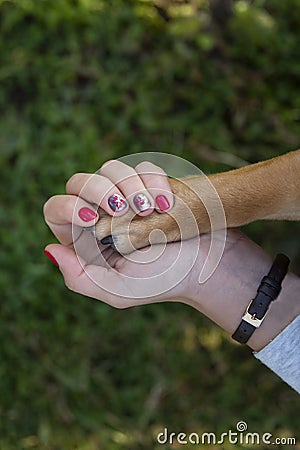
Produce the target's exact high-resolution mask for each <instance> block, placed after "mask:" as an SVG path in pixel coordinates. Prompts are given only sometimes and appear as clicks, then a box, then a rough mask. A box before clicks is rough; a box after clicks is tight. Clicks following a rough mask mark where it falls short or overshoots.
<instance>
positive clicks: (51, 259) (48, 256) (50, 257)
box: [44, 250, 59, 267]
mask: <svg viewBox="0 0 300 450" xmlns="http://www.w3.org/2000/svg"><path fill="white" fill-rule="evenodd" d="M44 253H45V255H46V256H47V258H49V259H50V261H52V262H53V264H55V265H56V266H57V267H59V266H58V262H57V261H56V259H55V258H54V256H53V255H51V253H50V252H48V251H47V250H44Z"/></svg>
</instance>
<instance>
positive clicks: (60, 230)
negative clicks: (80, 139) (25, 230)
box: [44, 161, 299, 350]
mask: <svg viewBox="0 0 300 450" xmlns="http://www.w3.org/2000/svg"><path fill="white" fill-rule="evenodd" d="M120 164H121V165H120ZM113 166H114V167H115V169H114V170H112V167H113ZM109 167H110V169H109ZM145 167H146V168H147V169H146V170H147V171H150V170H151V171H152V173H151V175H147V177H148V178H147V177H145V176H144V175H142V173H143V170H141V168H142V169H145ZM139 171H140V172H139ZM104 173H105V175H103V174H104ZM117 173H118V174H119V176H118V178H117V179H116V178H115V177H116V174H117ZM129 175H130V176H129ZM124 178H125V179H124ZM114 183H116V184H114ZM148 189H149V191H148ZM66 191H67V194H66V195H58V196H54V197H52V198H50V199H49V200H48V201H47V203H46V204H45V207H44V215H45V220H46V222H47V224H48V225H49V227H50V228H51V230H52V231H53V233H54V234H55V236H56V237H57V238H58V240H59V241H60V244H50V245H48V246H47V247H46V252H48V256H49V255H50V256H52V258H54V260H55V261H56V262H57V265H58V266H59V269H60V271H61V273H62V274H63V276H64V280H65V283H66V285H67V287H68V288H69V289H71V290H73V291H75V292H78V293H80V294H83V295H86V296H89V297H92V298H96V299H99V300H101V301H104V302H106V303H108V304H110V305H112V306H114V307H117V308H127V307H129V306H134V305H141V304H147V303H153V302H160V301H181V302H184V303H187V304H189V305H191V306H193V307H194V308H196V309H198V310H199V311H201V312H203V313H204V314H205V315H207V316H208V317H209V318H211V319H212V320H213V321H214V322H216V323H217V324H219V325H220V326H221V327H222V328H224V329H225V330H227V331H228V332H230V333H232V332H233V331H234V330H235V329H236V327H237V326H238V324H239V323H240V321H241V317H242V315H243V314H244V312H245V309H246V307H247V305H248V303H249V301H250V300H251V298H253V297H254V296H255V294H256V290H257V287H258V285H259V283H260V280H261V279H262V277H263V276H264V275H265V274H266V273H267V272H268V270H269V268H270V265H271V258H270V257H269V255H267V254H266V253H265V252H264V251H263V250H262V249H261V248H260V247H259V246H257V245H256V244H255V243H254V242H252V241H250V240H249V239H248V238H247V237H246V236H245V235H244V234H242V233H241V232H240V231H238V230H229V231H228V234H227V239H226V242H225V246H224V251H223V255H222V258H221V260H220V261H219V264H218V265H217V266H216V267H214V268H213V269H214V270H212V273H211V276H210V277H209V278H208V279H207V281H206V282H205V283H202V284H199V273H200V271H201V269H202V267H203V265H204V263H205V261H206V258H207V256H208V254H209V251H210V244H211V239H212V235H210V234H206V235H202V236H201V238H200V237H196V238H193V239H190V240H186V241H182V242H176V243H170V244H167V245H161V244H160V245H154V246H152V247H151V248H150V247H148V248H146V249H144V250H142V251H137V252H133V253H131V254H130V255H126V257H123V256H121V255H120V254H118V253H117V252H115V251H114V249H113V248H112V247H111V246H110V247H108V246H107V245H103V244H101V243H99V242H97V241H96V239H95V238H94V237H93V235H92V234H91V232H90V231H88V230H85V228H86V227H91V226H93V225H95V223H96V222H97V221H98V220H99V214H98V207H97V206H95V205H99V204H100V205H101V207H102V208H103V209H105V210H106V212H107V213H108V214H110V215H122V214H125V213H126V211H127V210H128V208H129V205H130V206H131V207H132V208H135V211H136V213H138V214H141V215H147V214H151V212H152V211H153V209H154V208H157V209H159V210H160V212H163V209H164V208H160V207H159V205H157V201H156V202H155V199H157V197H158V196H159V195H164V196H165V197H166V198H167V202H168V204H169V207H168V210H169V209H171V206H172V204H173V198H172V194H171V191H170V189H169V185H168V181H167V178H166V176H165V174H164V173H163V172H162V171H161V169H159V168H157V167H156V166H153V165H152V164H150V163H142V164H140V165H139V166H138V167H137V168H136V170H135V171H134V170H133V169H132V168H130V167H129V166H126V165H125V164H123V163H120V162H119V161H111V162H109V163H106V164H105V165H104V166H103V168H102V169H101V170H100V175H90V174H76V175H73V176H72V177H71V179H70V180H69V181H68V183H67V186H66ZM137 192H138V193H142V194H143V195H145V196H146V198H147V199H148V201H149V204H150V206H149V208H147V209H144V208H143V207H141V205H138V204H137V203H136V202H135V201H134V200H133V199H134V196H135V195H137V194H136V193H137ZM116 195H117V196H118V198H120V197H122V198H123V199H124V201H125V203H126V204H125V207H122V206H121V207H117V208H116V210H115V211H113V210H114V208H112V207H111V203H112V200H111V198H112V196H116ZM118 204H119V205H121V204H122V202H121V203H119V202H118ZM163 204H164V205H166V204H167V203H166V202H165V201H164V203H163ZM100 220H101V219H100ZM223 238H224V233H223V232H215V233H214V234H213V239H215V240H217V241H218V239H219V240H220V244H221V245H222V244H223V242H222V241H223ZM297 289H298V290H299V278H297V277H295V276H293V275H292V274H288V276H287V277H286V278H285V280H284V283H283V290H282V293H281V294H280V296H279V297H278V299H277V300H276V302H275V304H274V306H272V308H271V311H270V312H269V313H268V315H267V319H266V320H265V321H264V322H263V324H262V326H261V327H260V328H259V329H258V330H257V331H256V332H255V333H254V335H253V337H252V338H251V339H250V340H249V345H250V346H252V348H254V349H255V350H259V349H260V348H262V347H263V346H264V345H265V344H266V343H267V342H269V340H270V339H272V338H273V337H275V336H276V335H277V334H278V333H279V332H280V331H281V330H282V328H283V327H284V326H285V325H286V324H287V323H289V322H290V321H291V320H292V319H293V317H295V315H296V309H295V304H294V302H293V298H294V295H293V292H297Z"/></svg>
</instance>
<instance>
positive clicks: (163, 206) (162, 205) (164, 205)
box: [155, 195, 170, 211]
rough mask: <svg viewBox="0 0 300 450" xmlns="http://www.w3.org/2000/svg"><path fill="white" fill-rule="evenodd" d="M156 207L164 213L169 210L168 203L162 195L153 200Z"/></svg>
mask: <svg viewBox="0 0 300 450" xmlns="http://www.w3.org/2000/svg"><path fill="white" fill-rule="evenodd" d="M155 201H156V204H157V206H158V207H159V209H160V210H161V211H166V210H167V209H169V208H170V203H169V201H168V199H167V197H165V196H164V195H158V196H157V197H156V199H155Z"/></svg>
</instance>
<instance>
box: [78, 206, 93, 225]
mask: <svg viewBox="0 0 300 450" xmlns="http://www.w3.org/2000/svg"><path fill="white" fill-rule="evenodd" d="M78 216H79V217H80V219H81V220H83V221H84V222H90V221H91V220H94V219H96V217H97V213H95V212H94V211H92V210H91V209H89V208H81V209H80V210H79V211H78Z"/></svg>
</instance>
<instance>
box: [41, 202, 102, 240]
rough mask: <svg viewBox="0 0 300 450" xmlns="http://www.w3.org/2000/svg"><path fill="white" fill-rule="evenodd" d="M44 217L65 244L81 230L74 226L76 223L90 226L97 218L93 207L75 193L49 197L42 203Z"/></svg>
mask: <svg viewBox="0 0 300 450" xmlns="http://www.w3.org/2000/svg"><path fill="white" fill-rule="evenodd" d="M44 217H45V221H46V223H47V224H48V226H49V228H50V229H51V231H52V232H53V234H54V235H55V236H56V237H57V239H58V240H59V241H60V242H61V243H62V244H66V245H69V244H71V243H72V241H73V240H74V239H77V238H78V233H80V232H81V231H82V229H81V228H76V225H78V227H87V226H88V227H90V226H93V225H95V223H96V222H97V220H98V219H99V215H98V213H97V211H95V208H94V207H93V206H92V205H91V204H89V203H87V202H86V201H84V200H83V199H81V198H79V197H77V196H75V195H55V196H53V197H51V198H50V199H49V200H48V201H47V202H46V203H45V205H44ZM72 224H73V225H75V227H73V226H72ZM74 233H75V234H76V236H74Z"/></svg>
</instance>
